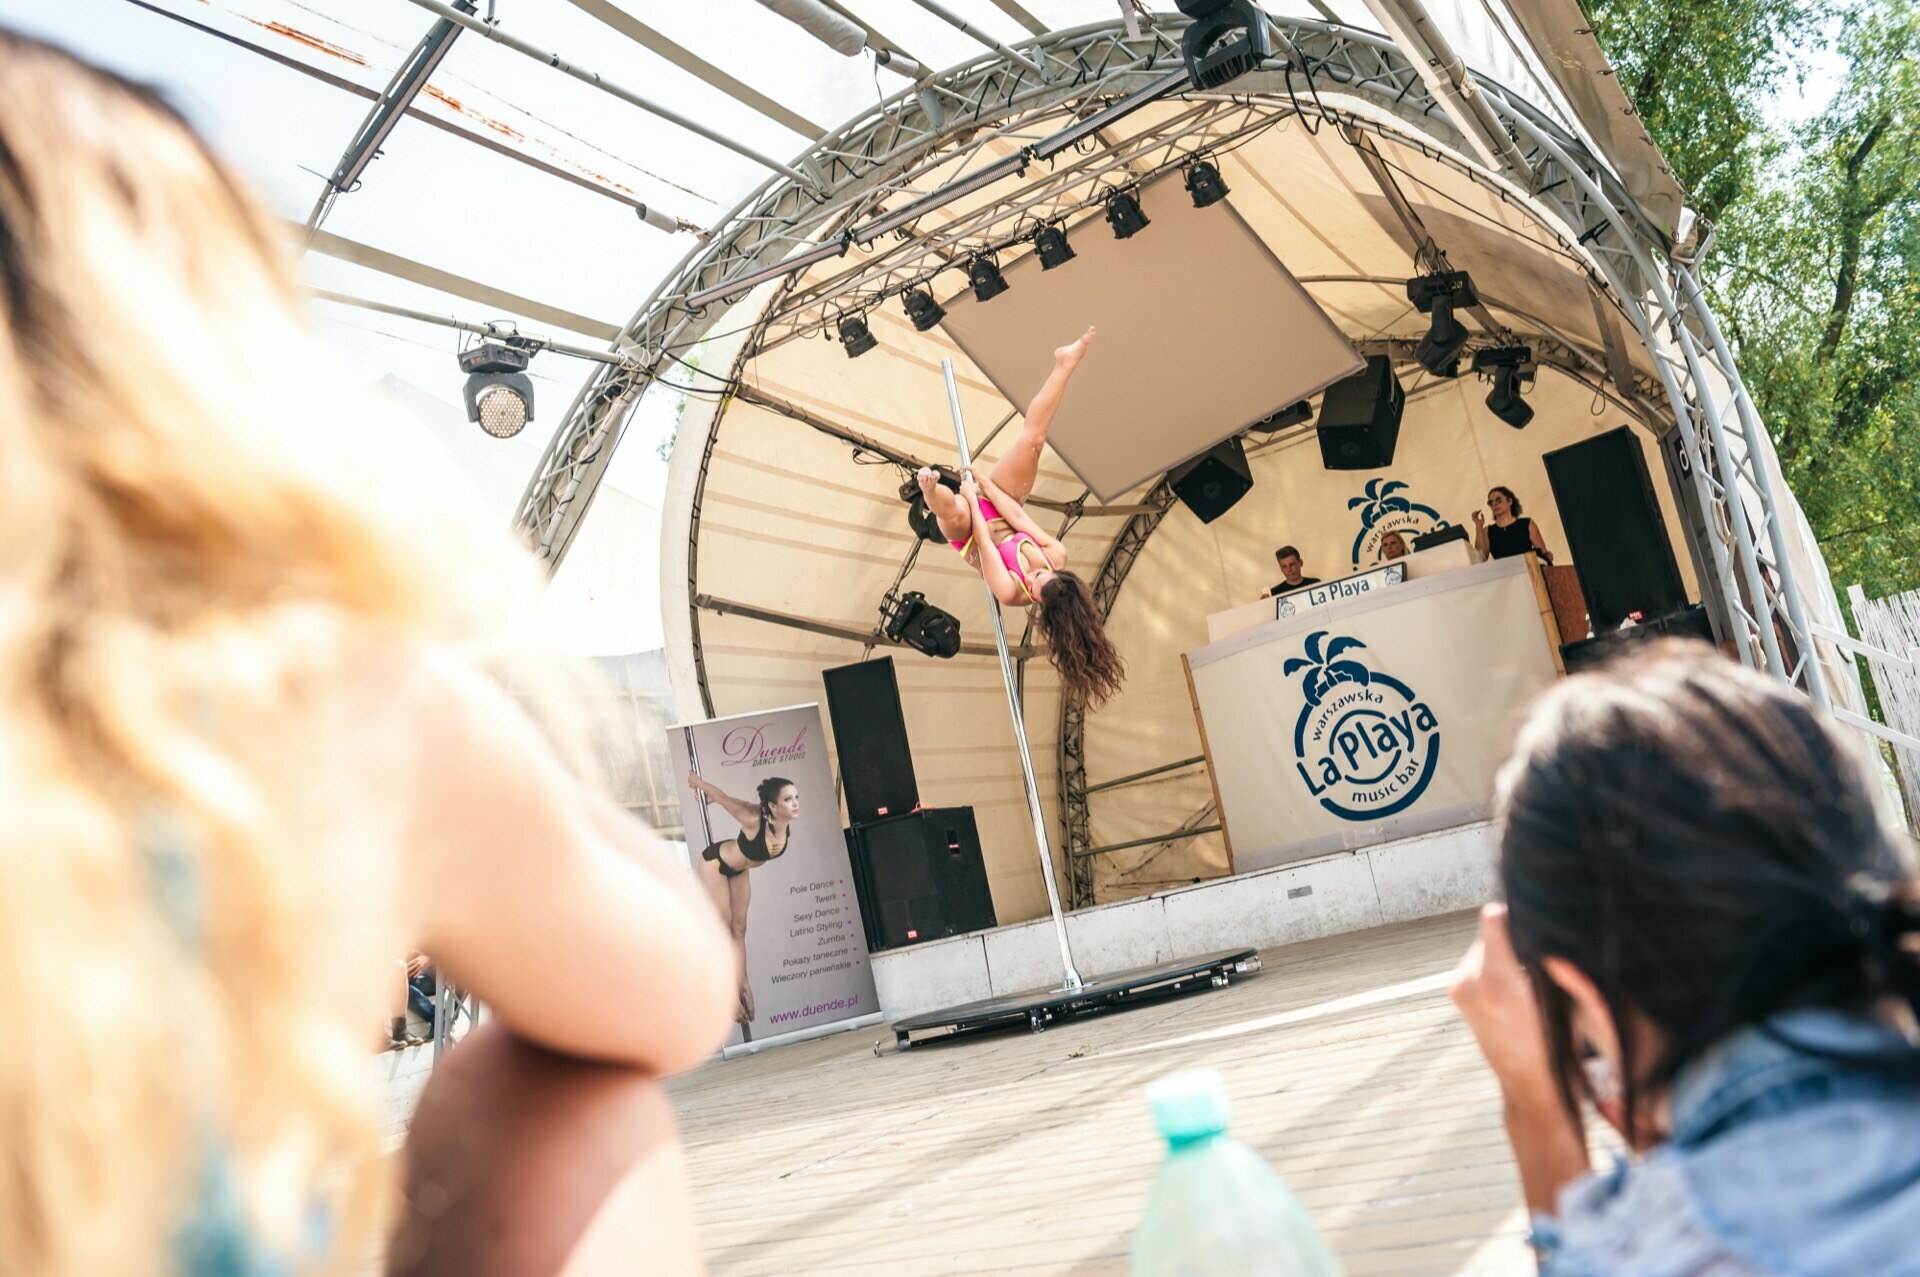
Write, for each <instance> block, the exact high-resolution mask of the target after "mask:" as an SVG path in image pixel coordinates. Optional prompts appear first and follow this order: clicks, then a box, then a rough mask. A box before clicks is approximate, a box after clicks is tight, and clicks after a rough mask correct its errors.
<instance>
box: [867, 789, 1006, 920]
mask: <svg viewBox="0 0 1920 1277" xmlns="http://www.w3.org/2000/svg"><path fill="white" fill-rule="evenodd" d="M847 854H848V858H849V859H850V860H851V861H852V863H853V886H854V891H855V893H856V894H857V895H858V896H859V898H860V916H861V918H862V920H863V921H864V922H865V924H866V933H867V949H868V951H869V952H872V953H879V952H881V951H883V950H886V949H898V948H900V947H902V946H903V945H910V944H919V943H921V942H922V941H926V940H938V939H940V938H941V937H942V936H956V935H959V934H961V933H962V932H967V931H981V930H984V929H986V928H988V927H991V926H994V925H996V919H995V917H994V912H993V895H992V893H991V892H990V891H989V890H988V888H987V866H986V862H985V861H984V860H982V859H981V857H980V833H979V831H978V830H977V829H976V828H975V827H974V823H973V808H971V807H940V808H934V809H931V810H928V811H916V812H912V813H910V814H908V815H905V816H895V817H893V818H892V819H890V820H876V821H871V822H868V823H866V824H857V825H855V826H853V828H851V829H849V830H847Z"/></svg>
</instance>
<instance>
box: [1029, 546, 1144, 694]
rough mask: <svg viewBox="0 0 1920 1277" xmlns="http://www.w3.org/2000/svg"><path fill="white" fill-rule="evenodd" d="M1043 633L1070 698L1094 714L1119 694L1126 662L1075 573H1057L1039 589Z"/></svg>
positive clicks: (1085, 585) (1090, 593)
mask: <svg viewBox="0 0 1920 1277" xmlns="http://www.w3.org/2000/svg"><path fill="white" fill-rule="evenodd" d="M1037 616H1038V619H1039V622H1040V633H1041V635H1042V636H1044V637H1045V638H1046V640H1047V651H1048V654H1049V655H1050V656H1051V657H1052V658H1053V668H1055V669H1056V670H1059V671H1060V681H1061V682H1063V683H1065V684H1066V687H1067V694H1068V695H1069V696H1071V697H1073V698H1074V699H1075V700H1077V701H1079V702H1080V703H1081V704H1083V705H1086V706H1087V707H1088V708H1089V709H1091V708H1094V707H1096V706H1098V705H1100V704H1101V703H1102V702H1103V701H1106V700H1107V699H1108V698H1110V697H1112V696H1113V695H1114V694H1115V693H1117V692H1118V691H1119V690H1120V680H1121V679H1123V678H1125V677H1126V676H1127V663H1126V662H1125V661H1123V660H1121V659H1120V650H1119V649H1118V648H1116V647H1115V646H1114V645H1113V643H1112V641H1111V640H1109V639H1108V638H1107V627H1106V622H1105V621H1103V620H1102V619H1101V617H1100V609H1098V608H1096V607H1095V606H1094V605H1093V591H1092V590H1090V589H1088V588H1087V583H1086V582H1085V581H1083V580H1081V579H1080V578H1079V577H1078V576H1076V575H1074V574H1073V573H1071V572H1055V573H1054V574H1053V578H1052V579H1051V580H1049V581H1048V582H1047V583H1046V584H1045V585H1044V586H1042V587H1041V589H1040V603H1039V607H1038V609H1037Z"/></svg>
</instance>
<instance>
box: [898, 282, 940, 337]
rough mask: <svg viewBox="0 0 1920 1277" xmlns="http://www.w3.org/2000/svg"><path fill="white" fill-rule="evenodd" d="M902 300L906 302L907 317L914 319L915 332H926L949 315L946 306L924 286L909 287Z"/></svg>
mask: <svg viewBox="0 0 1920 1277" xmlns="http://www.w3.org/2000/svg"><path fill="white" fill-rule="evenodd" d="M900 300H901V301H902V302H904V303H905V304H906V307H907V318H908V319H911V320H912V321H913V328H914V331H915V332H922V333H924V332H926V331H927V330H929V329H931V328H932V327H933V326H934V325H935V324H937V323H939V322H940V321H941V320H943V319H945V318H946V317H947V311H946V307H944V306H942V305H941V304H940V303H939V302H937V301H935V300H934V299H933V294H932V293H930V292H928V291H927V290H926V289H924V288H909V289H908V290H907V292H906V295H905V296H904V297H902V298H901V299H900Z"/></svg>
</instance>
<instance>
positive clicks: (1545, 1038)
mask: <svg viewBox="0 0 1920 1277" xmlns="http://www.w3.org/2000/svg"><path fill="white" fill-rule="evenodd" d="M1703 760H1704V762H1703ZM1497 789H1498V794H1497V801H1498V807H1499V809H1500V812H1501V815H1502V817H1503V819H1504V823H1505V833H1504V834H1503V836H1502V843H1501V853H1500V877H1501V881H1502V887H1503V889H1504V892H1505V895H1506V899H1507V903H1506V904H1505V905H1504V906H1501V905H1489V906H1487V908H1486V909H1485V910H1484V911H1483V912H1482V914H1481V920H1480V938H1479V940H1478V941H1476V942H1475V943H1474V945H1473V947H1472V948H1471V949H1470V950H1469V951H1468V953H1467V956H1466V958H1465V959H1464V960H1463V961H1462V962H1461V964H1460V967H1459V969H1458V970H1457V971H1456V972H1455V977H1454V979H1455V983H1454V987H1453V1000H1454V1003H1455V1005H1456V1006H1457V1007H1458V1008H1459V1010H1460V1014H1461V1016H1462V1017H1463V1018H1464V1019H1465V1020H1466V1022H1467V1025H1468V1027H1469V1028H1470V1029H1471V1030H1472V1031H1473V1034H1474V1036H1475V1037H1476V1038H1477V1039H1478V1040H1479V1043H1480V1049H1481V1050H1482V1051H1483V1052H1484V1053H1485V1054H1486V1058H1487V1063H1488V1064H1489V1066H1491V1068H1492V1069H1493V1073H1494V1075H1495V1077H1496V1078H1497V1079H1498V1081H1499V1083H1500V1087H1501V1090H1502V1093H1503V1099H1504V1101H1505V1119H1506V1127H1507V1137H1508V1139H1509V1140H1511V1141H1512V1144H1513V1151H1514V1155H1515V1160H1516V1161H1517V1162H1518V1164H1519V1171H1520V1180H1521V1186H1522V1188H1523V1190H1524V1191H1525V1194H1526V1200H1527V1205H1528V1207H1529V1208H1530V1209H1531V1210H1532V1211H1533V1212H1534V1234H1533V1245H1534V1248H1535V1250H1536V1251H1537V1252H1538V1254H1539V1258H1540V1272H1541V1273H1542V1274H1543V1277H1567V1275H1570V1274H1583V1275H1584V1274H1598V1273H1606V1274H1610V1275H1612V1277H1636V1275H1637V1277H1653V1275H1655V1274H1659V1275H1662V1277H1668V1275H1672V1277H1677V1275H1678V1274H1683V1273H1686V1274H1708V1273H1712V1274H1715V1275H1716V1277H1757V1275H1758V1274H1763V1273H1767V1274H1775V1273H1778V1274H1785V1273H1794V1274H1799V1277H1845V1275H1849V1274H1863V1273H1876V1274H1893V1273H1906V1274H1912V1273H1916V1272H1920V1253H1917V1252H1916V1251H1915V1248H1914V1244H1913V1225H1914V1221H1915V1220H1916V1219H1920V1033H1916V1026H1915V1015H1914V1013H1915V1010H1916V1006H1920V943H1916V942H1920V882H1916V880H1915V879H1914V877H1913V876H1912V873H1911V871H1910V870H1909V869H1908V868H1907V867H1906V866H1905V865H1903V863H1902V861H1901V854H1900V852H1899V850H1898V849H1897V848H1896V845H1895V841H1894V838H1893V836H1891V835H1889V834H1888V833H1887V832H1886V830H1885V829H1884V828H1883V827H1882V826H1881V825H1880V824H1879V822H1878V820H1877V819H1876V815H1875V812H1874V808H1873V803H1872V801H1871V799H1870V797H1869V795H1868V790H1867V787H1866V784H1865V783H1864V781H1863V780H1862V778H1861V777H1860V775H1859V774H1858V773H1857V772H1856V771H1855V769H1854V767H1853V764H1852V762H1851V760H1850V759H1849V758H1848V756H1847V754H1846V751H1845V750H1844V749H1842V748H1841V746H1840V744H1839V742H1838V741H1836V740H1834V739H1833V738H1832V736H1831V734H1830V732H1829V729H1828V728H1827V727H1826V726H1825V724H1824V723H1823V722H1822V721H1821V719H1820V717H1819V716H1818V713H1817V711H1816V710H1815V709H1814V707H1813V704H1812V703H1811V702H1810V701H1808V700H1807V699H1806V698H1805V697H1803V696H1801V695H1799V694H1798V693H1797V692H1795V691H1794V690H1792V689H1791V688H1788V687H1786V686H1783V685H1781V684H1778V683H1774V682H1769V681H1767V680H1765V679H1763V678H1761V677H1760V676H1758V675H1756V674H1752V673H1749V672H1748V671H1746V670H1744V669H1742V668H1741V667H1740V666H1738V665H1737V664H1735V663H1734V662H1732V661H1728V660H1725V659H1723V658H1721V657H1719V656H1717V655H1714V654H1713V653H1712V652H1711V651H1710V649H1706V648H1704V647H1702V646H1700V645H1697V644H1680V643H1664V644H1658V645H1653V646H1650V647H1649V648H1647V649H1646V650H1645V655H1644V656H1643V657H1641V658H1639V659H1636V660H1633V661H1631V662H1629V663H1623V664H1621V665H1619V666H1616V667H1614V668H1613V669H1611V670H1606V671H1602V672H1599V673H1594V674H1581V675H1577V676H1576V677H1574V678H1570V679H1568V680H1567V681H1566V682H1564V683H1561V684H1560V685H1559V686H1558V687H1556V688H1554V689H1553V690H1551V691H1549V692H1548V693H1546V695H1545V696H1543V697H1542V698H1541V699H1540V700H1539V702H1538V703H1537V704H1536V705H1535V707H1534V709H1533V712H1532V715H1531V717H1530V719H1529V721H1528V722H1527V724H1526V726H1525V727H1523V728H1522V729H1521V732H1520V739H1519V745H1518V748H1517V750H1516V751H1515V753H1514V756H1513V758H1512V759H1510V760H1509V761H1508V762H1507V764H1506V766H1505V768H1503V769H1502V771H1501V773H1500V779H1499V783H1498V787H1497ZM1583 1104H1591V1105H1593V1107H1594V1108H1595V1109H1596V1110H1597V1111H1598V1112H1599V1114H1600V1115H1601V1116H1602V1117H1603V1118H1605V1119H1606V1121H1607V1122H1608V1123H1609V1124H1610V1125H1612V1126H1613V1127H1614V1128H1615V1129H1616V1130H1618V1131H1619V1132H1620V1134H1621V1137H1622V1138H1623V1139H1624V1140H1625V1141H1626V1144H1627V1146H1628V1147H1629V1148H1630V1149H1631V1150H1632V1151H1633V1153H1634V1154H1636V1155H1637V1156H1636V1158H1635V1160H1633V1161H1631V1162H1623V1163H1621V1164H1619V1165H1616V1166H1615V1167H1613V1168H1612V1169H1610V1170H1603V1171H1600V1172H1597V1173H1596V1172H1594V1171H1592V1170H1591V1169H1590V1168H1589V1164H1588V1155H1587V1145H1586V1140H1585V1137H1584V1134H1583V1130H1584V1128H1583V1124H1582V1120H1581V1110H1582V1106H1583Z"/></svg>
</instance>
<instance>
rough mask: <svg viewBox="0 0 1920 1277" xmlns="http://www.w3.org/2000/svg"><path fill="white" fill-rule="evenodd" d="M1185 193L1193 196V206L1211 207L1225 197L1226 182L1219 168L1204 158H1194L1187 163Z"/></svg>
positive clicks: (1226, 192) (1226, 193)
mask: <svg viewBox="0 0 1920 1277" xmlns="http://www.w3.org/2000/svg"><path fill="white" fill-rule="evenodd" d="M1187 194H1189V195H1191V196H1193V206H1194V207H1195V208H1211V207H1213V206H1214V205H1215V204H1218V203H1219V202H1220V201H1221V200H1223V199H1225V198H1227V195H1228V191H1227V184H1226V183H1225V182H1224V181H1222V180H1221V178H1220V170H1219V169H1217V168H1215V167H1214V166H1213V165H1212V164H1210V163H1208V162H1207V161H1206V160H1195V161H1194V162H1193V163H1191V164H1189V165H1187Z"/></svg>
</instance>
